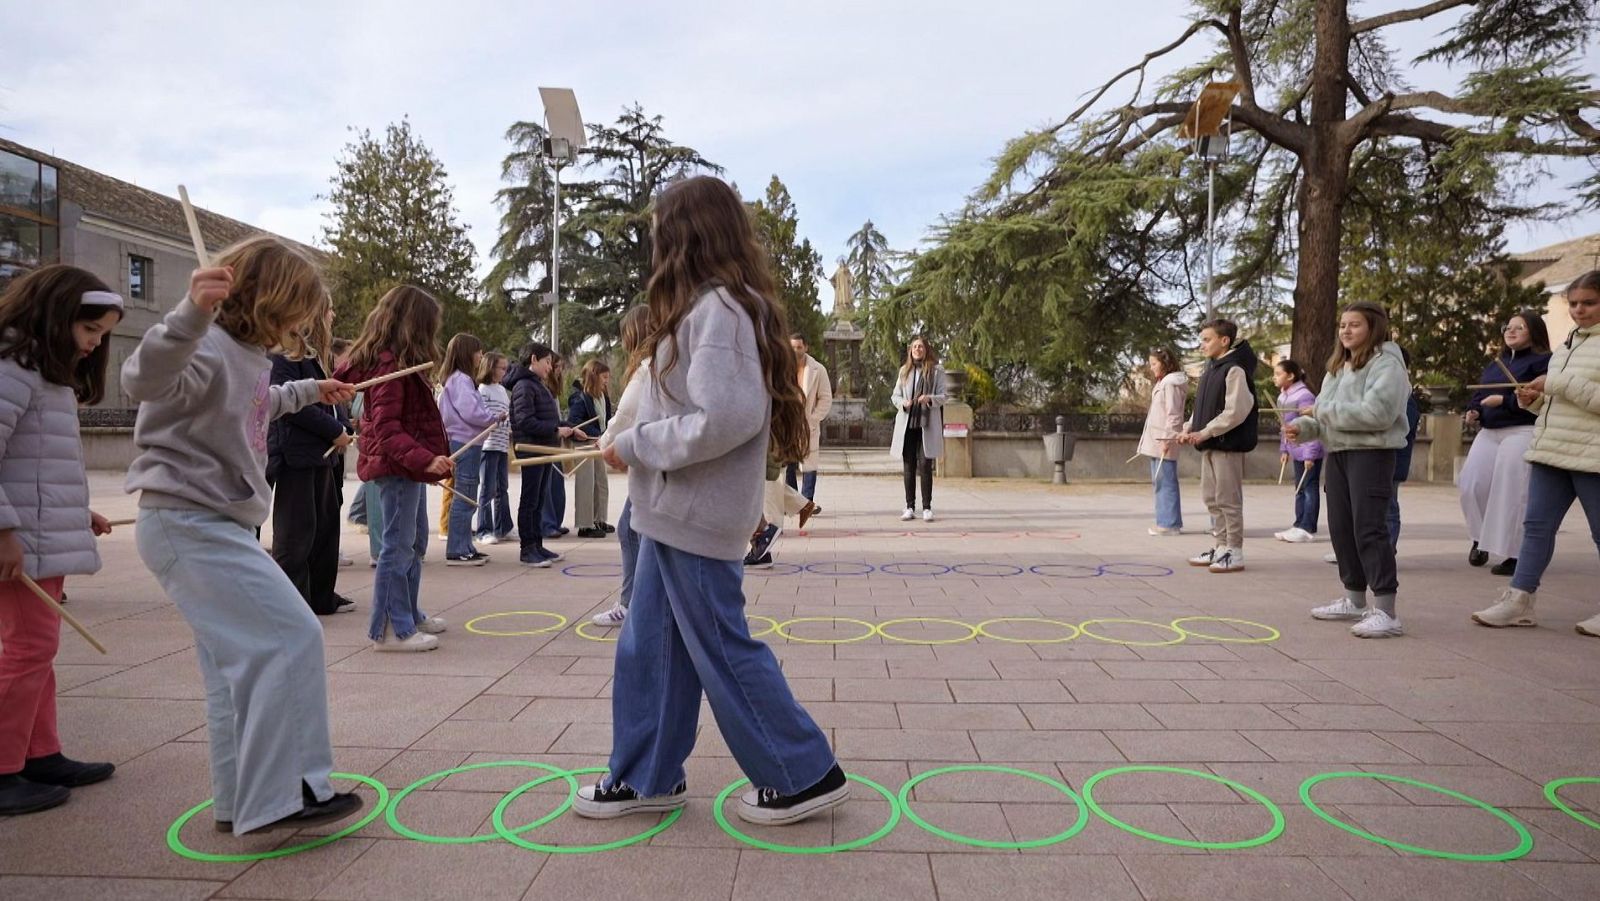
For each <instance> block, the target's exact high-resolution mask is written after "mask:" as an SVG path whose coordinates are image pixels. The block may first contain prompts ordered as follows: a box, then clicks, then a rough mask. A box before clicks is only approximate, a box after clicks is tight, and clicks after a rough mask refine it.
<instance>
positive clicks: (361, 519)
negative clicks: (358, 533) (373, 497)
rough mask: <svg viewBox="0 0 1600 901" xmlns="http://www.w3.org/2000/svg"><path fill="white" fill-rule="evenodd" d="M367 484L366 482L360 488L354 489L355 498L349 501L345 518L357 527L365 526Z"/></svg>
mask: <svg viewBox="0 0 1600 901" xmlns="http://www.w3.org/2000/svg"><path fill="white" fill-rule="evenodd" d="M367 484H368V483H366V482H362V483H361V484H360V487H358V488H356V496H355V497H354V498H351V500H350V512H349V514H347V515H346V517H345V518H346V519H348V520H350V521H351V522H353V523H355V524H356V525H358V526H364V525H366V524H367V503H368V500H369V499H368V496H367Z"/></svg>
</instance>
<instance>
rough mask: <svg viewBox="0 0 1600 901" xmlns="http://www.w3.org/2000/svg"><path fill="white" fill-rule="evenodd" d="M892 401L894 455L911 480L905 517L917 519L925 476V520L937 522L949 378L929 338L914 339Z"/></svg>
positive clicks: (897, 381) (895, 384)
mask: <svg viewBox="0 0 1600 901" xmlns="http://www.w3.org/2000/svg"><path fill="white" fill-rule="evenodd" d="M890 400H891V401H893V403H894V411H895V412H894V444H893V446H891V447H890V449H889V453H890V454H891V455H892V456H894V457H896V458H898V459H899V460H900V462H901V463H902V464H903V466H904V474H905V481H906V509H905V512H903V513H901V514H900V518H901V519H902V520H910V519H914V518H916V515H917V479H918V476H919V475H920V477H921V480H922V521H923V522H933V461H934V460H935V459H937V458H939V457H941V456H943V455H944V409H943V407H944V402H945V379H944V370H943V369H942V368H940V366H939V355H938V354H937V353H935V352H934V350H933V345H931V344H929V343H928V340H927V339H926V338H923V337H921V336H920V335H919V336H917V337H915V338H912V339H911V344H910V345H909V346H908V347H907V348H906V361H905V363H904V365H902V366H901V367H900V376H899V378H898V379H896V380H895V383H894V393H893V394H892V395H891V396H890Z"/></svg>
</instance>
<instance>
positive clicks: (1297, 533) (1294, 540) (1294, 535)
mask: <svg viewBox="0 0 1600 901" xmlns="http://www.w3.org/2000/svg"><path fill="white" fill-rule="evenodd" d="M1277 538H1278V540H1279V541H1287V542H1289V543H1290V544H1306V543H1307V542H1311V541H1316V540H1317V536H1315V535H1313V534H1311V533H1310V532H1307V531H1306V530H1305V529H1302V528H1300V527H1299V526H1296V527H1294V528H1292V529H1285V530H1284V531H1282V532H1279V533H1278V534H1277Z"/></svg>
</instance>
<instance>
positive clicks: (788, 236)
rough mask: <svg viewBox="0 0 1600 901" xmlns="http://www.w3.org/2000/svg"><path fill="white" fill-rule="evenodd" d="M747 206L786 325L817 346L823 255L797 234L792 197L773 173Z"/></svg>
mask: <svg viewBox="0 0 1600 901" xmlns="http://www.w3.org/2000/svg"><path fill="white" fill-rule="evenodd" d="M749 207H750V214H751V217H752V219H753V220H754V224H755V228H756V235H757V237H759V238H760V239H761V242H762V244H763V245H764V246H765V247H766V250H767V257H768V260H769V261H770V262H771V264H772V278H773V281H774V282H776V283H777V286H778V299H780V300H782V301H783V305H784V308H785V310H786V311H787V313H788V318H789V328H791V329H793V330H794V331H796V332H798V333H800V334H802V335H805V336H806V343H807V344H809V345H810V346H811V347H812V348H820V347H821V346H822V333H823V331H824V330H825V329H826V327H827V320H826V319H825V318H824V317H823V315H822V307H821V304H820V303H819V301H818V299H817V285H818V283H819V281H820V280H821V279H822V277H823V275H822V254H820V253H817V251H816V249H815V248H813V247H812V246H811V239H809V238H801V237H800V216H799V213H798V211H796V209H795V205H794V198H793V197H791V196H790V195H789V189H788V188H787V187H785V186H784V184H783V181H782V180H780V179H779V178H778V176H776V175H774V176H772V180H771V181H769V182H767V191H766V193H765V194H764V195H762V198H761V199H760V200H757V201H755V202H753V203H751V204H749Z"/></svg>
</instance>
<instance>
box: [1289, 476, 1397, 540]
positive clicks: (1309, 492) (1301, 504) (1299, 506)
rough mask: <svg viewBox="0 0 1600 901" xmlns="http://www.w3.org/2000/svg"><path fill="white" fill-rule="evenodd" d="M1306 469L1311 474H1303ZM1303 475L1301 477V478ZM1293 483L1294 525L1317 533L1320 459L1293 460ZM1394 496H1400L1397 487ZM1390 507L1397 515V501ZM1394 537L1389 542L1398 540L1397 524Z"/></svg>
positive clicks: (1320, 482) (1319, 511) (1319, 504)
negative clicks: (1294, 487) (1294, 488)
mask: <svg viewBox="0 0 1600 901" xmlns="http://www.w3.org/2000/svg"><path fill="white" fill-rule="evenodd" d="M1307 469H1310V470H1311V475H1305V471H1306V470H1307ZM1302 477H1303V478H1302ZM1294 483H1295V485H1296V486H1297V487H1296V490H1295V493H1294V527H1295V528H1297V529H1305V530H1306V531H1307V532H1310V533H1311V534H1313V535H1315V534H1317V520H1318V518H1320V517H1321V515H1322V461H1321V460H1304V461H1302V460H1296V461H1294ZM1394 496H1395V497H1396V498H1398V497H1400V491H1399V489H1396V490H1395V493H1394ZM1392 507H1393V509H1394V510H1395V514H1394V515H1395V516H1396V517H1399V515H1400V513H1399V510H1400V506H1399V501H1398V500H1396V501H1393V502H1392ZM1395 528H1396V531H1395V532H1394V537H1393V538H1391V539H1390V541H1389V543H1390V544H1395V543H1396V542H1398V541H1399V540H1400V535H1399V532H1398V528H1399V527H1398V526H1397V527H1395Z"/></svg>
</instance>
